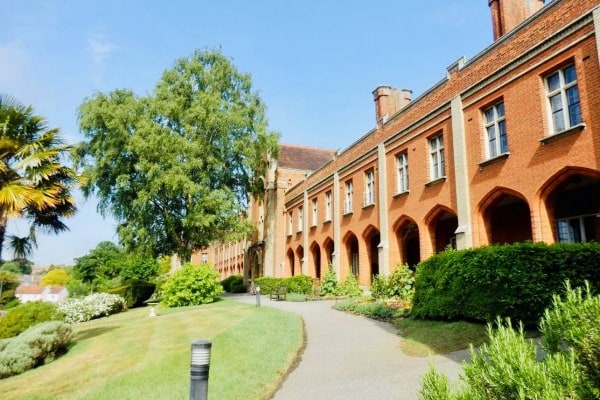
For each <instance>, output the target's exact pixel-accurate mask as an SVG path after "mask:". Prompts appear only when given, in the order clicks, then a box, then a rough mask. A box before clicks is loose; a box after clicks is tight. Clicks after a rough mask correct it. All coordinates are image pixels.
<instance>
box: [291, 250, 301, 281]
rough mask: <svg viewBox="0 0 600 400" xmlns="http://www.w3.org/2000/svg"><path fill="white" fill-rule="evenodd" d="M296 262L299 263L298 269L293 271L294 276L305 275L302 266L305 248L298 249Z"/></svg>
mask: <svg viewBox="0 0 600 400" xmlns="http://www.w3.org/2000/svg"><path fill="white" fill-rule="evenodd" d="M296 260H297V261H298V264H297V266H296V268H294V269H293V270H292V276H295V275H302V273H303V271H302V265H303V264H304V247H302V246H298V247H297V248H296Z"/></svg>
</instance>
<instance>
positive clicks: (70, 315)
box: [57, 293, 126, 324]
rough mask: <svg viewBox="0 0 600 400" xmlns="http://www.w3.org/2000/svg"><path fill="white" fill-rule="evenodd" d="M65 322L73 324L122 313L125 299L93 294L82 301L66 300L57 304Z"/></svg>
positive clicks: (114, 295) (111, 295)
mask: <svg viewBox="0 0 600 400" xmlns="http://www.w3.org/2000/svg"><path fill="white" fill-rule="evenodd" d="M57 307H58V310H59V311H60V312H61V313H63V314H64V315H65V322H67V323H70V324H73V323H78V322H85V321H89V320H91V319H94V318H100V317H105V316H107V315H111V314H116V313H118V312H121V311H123V310H124V309H125V308H126V307H125V299H123V297H121V296H119V295H116V294H109V293H94V294H91V295H89V296H86V297H84V298H82V299H67V300H64V301H61V302H59V303H58V304H57Z"/></svg>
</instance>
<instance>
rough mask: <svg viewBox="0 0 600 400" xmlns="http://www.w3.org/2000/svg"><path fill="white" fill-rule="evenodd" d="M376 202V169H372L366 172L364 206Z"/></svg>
mask: <svg viewBox="0 0 600 400" xmlns="http://www.w3.org/2000/svg"><path fill="white" fill-rule="evenodd" d="M373 204H375V171H373V170H372V169H370V170H368V171H367V172H365V195H364V201H363V206H371V205H373Z"/></svg>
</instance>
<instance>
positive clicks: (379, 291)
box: [370, 274, 389, 299]
mask: <svg viewBox="0 0 600 400" xmlns="http://www.w3.org/2000/svg"><path fill="white" fill-rule="evenodd" d="M388 288H389V280H388V278H387V276H385V275H379V274H377V275H375V276H373V281H372V282H371V288H370V290H371V297H373V298H374V299H385V298H387V292H388Z"/></svg>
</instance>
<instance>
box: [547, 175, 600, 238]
mask: <svg viewBox="0 0 600 400" xmlns="http://www.w3.org/2000/svg"><path fill="white" fill-rule="evenodd" d="M538 196H539V200H540V202H541V207H540V209H541V211H543V212H542V214H545V215H544V216H543V217H544V219H545V221H544V222H546V223H547V225H549V227H550V229H549V231H550V232H549V233H550V234H549V235H547V236H549V237H546V238H545V239H546V240H547V241H549V242H562V243H569V242H591V241H596V242H597V241H600V218H598V217H599V216H600V171H596V170H592V169H588V168H580V167H565V168H563V169H562V170H560V171H558V172H557V173H555V174H554V175H553V176H551V177H550V178H549V179H548V180H547V181H546V183H545V184H544V185H542V187H541V188H540V191H539V194H538Z"/></svg>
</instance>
